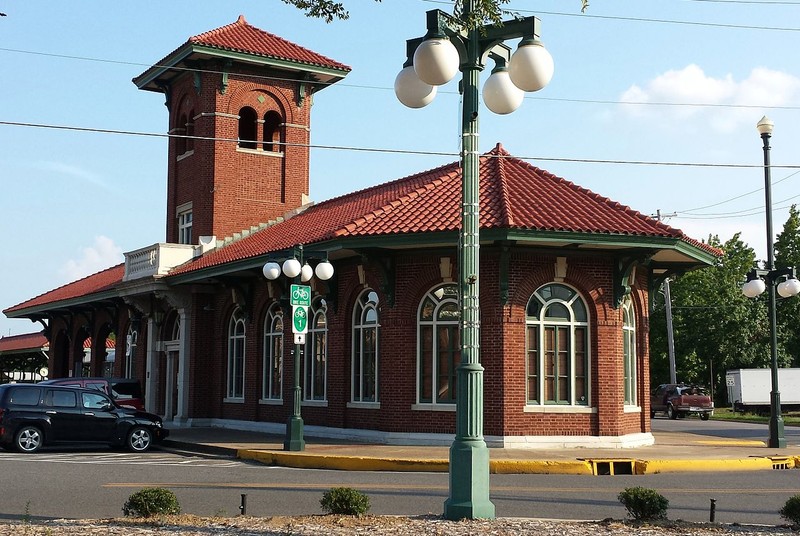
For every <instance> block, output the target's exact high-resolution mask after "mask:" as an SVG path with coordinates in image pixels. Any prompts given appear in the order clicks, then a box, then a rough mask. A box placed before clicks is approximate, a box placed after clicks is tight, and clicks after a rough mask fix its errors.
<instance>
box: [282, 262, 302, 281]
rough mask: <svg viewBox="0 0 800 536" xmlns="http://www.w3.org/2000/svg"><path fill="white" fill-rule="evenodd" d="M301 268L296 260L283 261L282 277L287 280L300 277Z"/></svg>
mask: <svg viewBox="0 0 800 536" xmlns="http://www.w3.org/2000/svg"><path fill="white" fill-rule="evenodd" d="M301 269H302V267H301V266H300V261H298V260H297V259H294V258H293V259H286V260H285V261H283V275H285V276H286V277H288V278H290V279H291V278H293V277H297V276H298V275H300V270H301Z"/></svg>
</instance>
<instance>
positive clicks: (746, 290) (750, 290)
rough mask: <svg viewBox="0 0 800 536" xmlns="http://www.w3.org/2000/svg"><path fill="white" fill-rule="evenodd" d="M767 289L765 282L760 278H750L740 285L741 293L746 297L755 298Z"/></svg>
mask: <svg viewBox="0 0 800 536" xmlns="http://www.w3.org/2000/svg"><path fill="white" fill-rule="evenodd" d="M766 289H767V285H766V283H764V280H762V279H751V280H750V281H748V282H747V283H745V284H744V285H742V294H744V295H745V296H747V297H748V298H756V297H758V296H760V295H761V294H763V293H764V291H765V290H766Z"/></svg>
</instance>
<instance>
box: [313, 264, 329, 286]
mask: <svg viewBox="0 0 800 536" xmlns="http://www.w3.org/2000/svg"><path fill="white" fill-rule="evenodd" d="M314 273H316V274H317V277H318V278H319V279H320V280H321V281H327V280H328V279H330V278H331V277H333V265H332V264H331V263H329V262H328V261H322V262H320V263H319V264H318V265H317V268H316V269H315V270H314Z"/></svg>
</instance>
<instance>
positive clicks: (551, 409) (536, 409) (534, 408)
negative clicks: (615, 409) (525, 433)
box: [522, 404, 597, 413]
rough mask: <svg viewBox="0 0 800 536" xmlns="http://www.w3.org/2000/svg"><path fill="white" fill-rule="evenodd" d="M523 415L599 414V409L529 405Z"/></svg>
mask: <svg viewBox="0 0 800 536" xmlns="http://www.w3.org/2000/svg"><path fill="white" fill-rule="evenodd" d="M522 411H523V413H597V408H590V407H587V406H567V405H563V406H561V405H557V404H552V405H551V404H544V405H541V404H536V405H533V404H531V405H528V406H525V407H524V408H523V409H522Z"/></svg>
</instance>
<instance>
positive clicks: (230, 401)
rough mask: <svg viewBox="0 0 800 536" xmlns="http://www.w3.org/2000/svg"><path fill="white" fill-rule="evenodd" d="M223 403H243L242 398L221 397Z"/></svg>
mask: <svg viewBox="0 0 800 536" xmlns="http://www.w3.org/2000/svg"><path fill="white" fill-rule="evenodd" d="M222 402H223V403H225V404H244V398H223V399H222Z"/></svg>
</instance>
